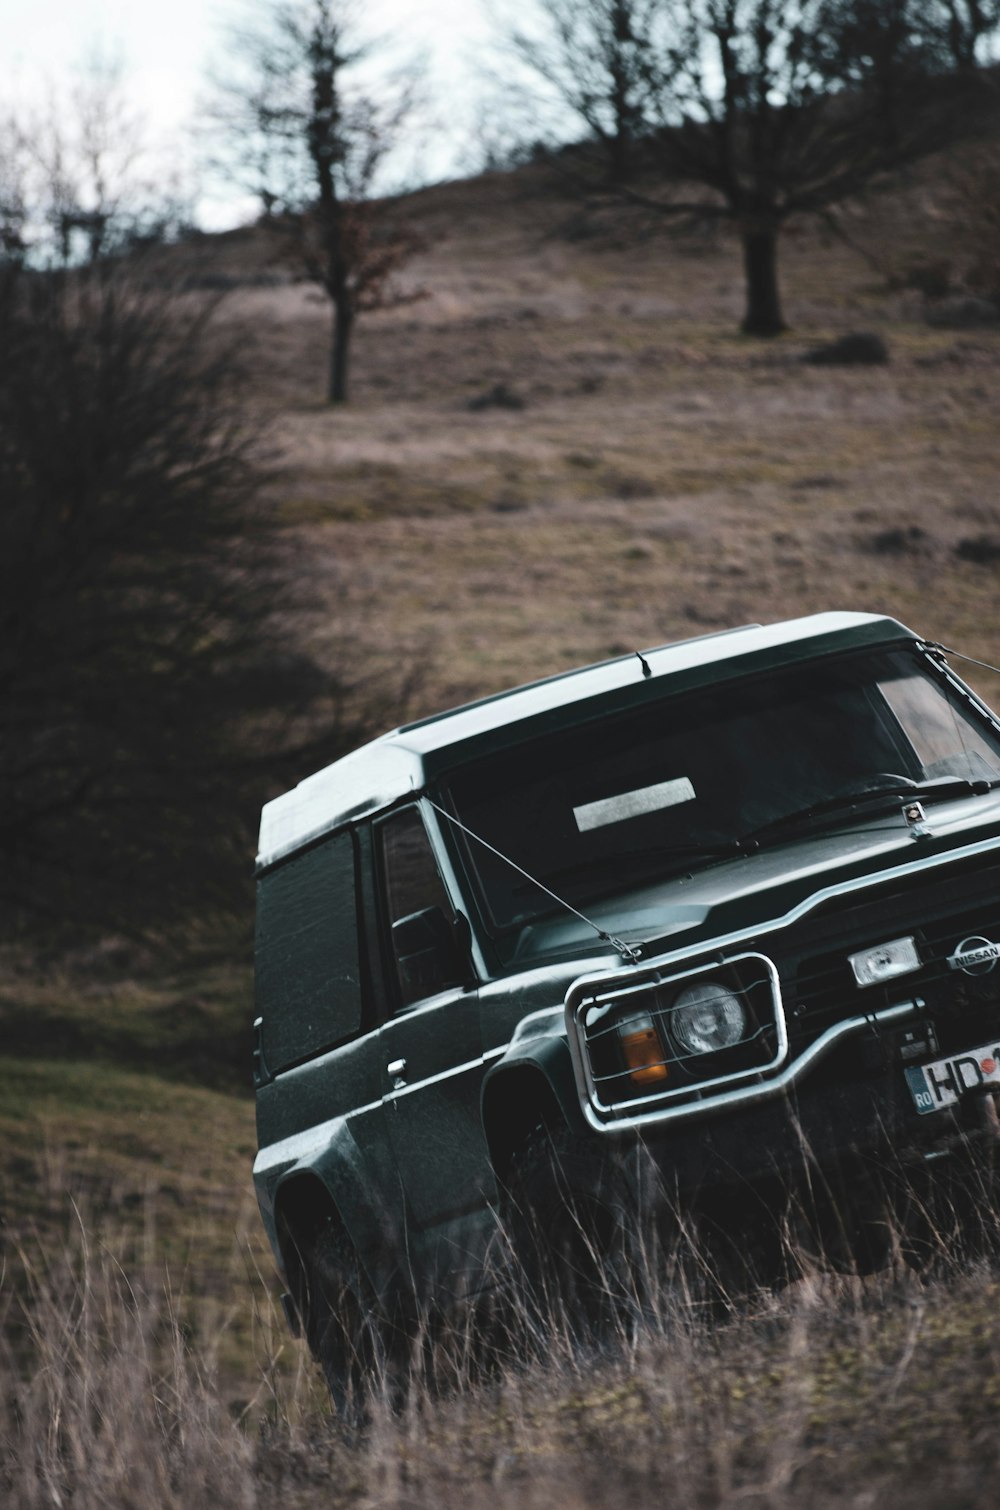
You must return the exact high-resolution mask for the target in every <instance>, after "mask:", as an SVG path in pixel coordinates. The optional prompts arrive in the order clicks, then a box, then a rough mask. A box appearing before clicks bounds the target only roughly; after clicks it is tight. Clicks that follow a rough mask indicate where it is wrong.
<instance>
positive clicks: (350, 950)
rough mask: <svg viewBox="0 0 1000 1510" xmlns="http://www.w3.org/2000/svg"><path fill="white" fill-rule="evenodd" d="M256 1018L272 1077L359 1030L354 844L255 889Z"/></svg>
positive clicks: (324, 848) (334, 844)
mask: <svg viewBox="0 0 1000 1510" xmlns="http://www.w3.org/2000/svg"><path fill="white" fill-rule="evenodd" d="M256 967H257V1010H258V1012H259V1014H260V1015H261V1016H262V1017H263V1020H264V1022H263V1035H264V1036H263V1048H264V1057H265V1059H266V1061H267V1065H268V1068H269V1069H270V1070H271V1071H272V1072H274V1071H277V1070H281V1069H283V1068H284V1067H285V1066H287V1065H289V1064H293V1063H295V1061H296V1060H299V1059H305V1058H307V1057H308V1056H309V1055H310V1054H316V1053H319V1052H320V1051H321V1050H323V1049H327V1048H331V1047H332V1046H333V1045H334V1044H336V1043H340V1042H342V1041H343V1040H344V1039H345V1038H350V1037H351V1035H352V1034H354V1033H356V1032H358V1030H359V1029H360V1027H361V1013H362V995H361V970H360V962H359V956H358V926H357V903H356V896H355V880H354V843H353V840H352V838H351V835H350V834H349V833H343V834H337V835H335V837H334V838H332V839H328V840H326V841H325V842H324V843H323V844H320V845H319V846H318V847H317V848H316V849H313V850H310V851H308V853H306V854H304V855H300V856H299V857H298V858H297V859H294V860H290V861H288V863H287V864H285V865H282V866H281V867H280V868H279V869H277V870H274V871H272V872H270V874H268V875H266V876H263V877H262V878H261V880H260V881H259V882H258V886H257V943H256Z"/></svg>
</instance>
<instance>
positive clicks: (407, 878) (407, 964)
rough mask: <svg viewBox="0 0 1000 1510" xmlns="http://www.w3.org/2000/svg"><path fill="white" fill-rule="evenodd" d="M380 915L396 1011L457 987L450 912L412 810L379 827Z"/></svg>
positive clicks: (427, 842)
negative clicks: (389, 956) (383, 921)
mask: <svg viewBox="0 0 1000 1510" xmlns="http://www.w3.org/2000/svg"><path fill="white" fill-rule="evenodd" d="M378 847H379V851H380V856H381V874H382V892H383V899H384V912H385V918H386V922H387V923H388V929H389V938H390V940H391V952H392V961H393V965H394V969H395V976H396V982H397V985H398V988H399V1002H400V1005H401V1006H409V1004H410V1003H411V1002H414V1001H419V1000H420V998H421V997H423V996H430V995H432V994H433V993H434V992H435V991H440V990H443V989H444V988H445V987H446V986H450V985H458V984H461V976H462V970H461V966H460V962H459V959H458V950H457V947H456V941H455V931H454V927H453V920H454V909H453V907H452V905H451V901H450V899H449V897H448V894H447V892H446V891H445V889H444V882H443V881H442V880H441V876H440V873H439V871H438V868H437V862H436V860H435V858H434V852H433V850H432V849H431V845H430V840H429V839H428V837H427V831H426V829H425V828H424V824H423V819H422V818H421V816H420V813H419V811H418V810H417V809H416V808H415V807H408V808H404V809H403V810H402V811H401V812H398V813H394V814H393V815H392V816H391V817H389V818H387V819H386V820H385V821H384V822H383V823H381V824H379V827H378Z"/></svg>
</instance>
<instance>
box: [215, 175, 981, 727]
mask: <svg viewBox="0 0 1000 1510" xmlns="http://www.w3.org/2000/svg"><path fill="white" fill-rule="evenodd" d="M935 182H936V180H934V179H933V178H932V179H931V180H930V182H929V184H925V185H923V186H922V187H919V186H918V188H915V189H911V190H909V191H907V194H899V195H897V196H896V197H895V198H891V199H888V200H886V201H884V202H878V203H876V204H875V205H873V206H867V207H854V208H853V209H852V210H851V212H850V217H849V218H850V223H851V227H852V234H853V235H855V236H856V238H857V239H858V240H859V242H861V243H863V244H864V245H865V247H866V249H867V250H868V251H869V253H870V255H871V256H872V257H874V258H875V260H876V261H877V262H879V264H880V265H881V266H883V267H884V268H885V271H886V278H885V279H882V280H880V279H879V278H877V277H876V276H875V275H874V274H873V271H872V268H871V266H870V265H869V264H868V263H867V262H866V261H865V260H863V259H862V258H861V257H859V256H857V255H855V254H854V253H852V252H851V251H849V250H848V249H847V248H846V247H845V246H844V245H843V244H841V243H839V242H832V241H830V240H829V239H828V238H827V239H824V238H823V237H821V236H820V235H818V234H817V232H816V231H815V230H814V229H810V228H809V227H805V226H803V227H798V228H796V229H795V231H794V233H793V235H791V236H790V237H789V238H788V240H787V243H786V245H785V248H784V251H783V264H782V266H783V277H784V288H785V300H786V312H787V315H788V317H789V319H790V321H791V322H792V329H791V330H790V331H789V333H788V334H787V335H786V336H784V337H782V338H781V339H780V340H778V341H775V342H772V343H770V344H761V343H759V342H758V343H755V342H750V341H747V340H745V339H743V338H741V337H739V336H738V335H737V334H736V333H735V332H736V324H737V321H738V317H739V312H740V299H741V289H740V280H739V261H738V254H737V248H736V246H735V244H734V243H733V242H731V241H730V240H729V239H728V238H727V237H726V236H724V235H719V234H714V235H711V236H709V235H707V234H699V233H696V232H677V233H673V232H668V231H667V230H665V229H664V227H663V226H662V225H661V226H653V227H649V226H642V225H639V224H637V223H636V222H634V221H629V220H628V219H627V218H624V219H623V212H622V211H620V210H615V209H613V208H610V207H606V208H605V209H604V210H603V211H600V212H596V213H595V214H594V215H592V216H591V217H590V219H589V221H588V219H587V217H581V215H580V213H579V210H578V209H577V208H575V207H574V206H572V205H571V204H568V203H567V202H565V201H560V200H559V199H557V198H556V199H553V198H552V197H551V195H550V196H546V195H544V194H541V193H540V192H539V186H538V184H537V182H536V181H535V180H534V179H533V178H532V177H531V176H530V175H528V176H527V177H526V178H520V179H518V178H515V179H504V178H502V177H500V178H492V179H490V178H488V179H484V180H480V181H477V182H475V183H471V184H468V185H451V186H446V187H444V188H441V189H437V190H428V191H425V192H424V193H423V194H421V195H419V196H417V198H416V200H415V210H416V213H417V215H418V217H419V218H420V220H421V221H422V224H423V228H424V229H425V231H426V232H427V234H428V236H429V238H430V246H429V250H428V251H427V252H426V253H425V254H424V255H423V257H422V258H421V259H420V261H419V262H418V263H416V264H414V265H413V266H412V268H411V269H410V273H409V276H410V279H411V281H412V283H413V285H414V286H420V287H422V288H423V289H424V290H425V291H426V294H427V297H426V298H425V299H424V300H423V301H422V302H420V303H418V304H416V305H409V306H406V307H404V308H401V309H397V310H395V311H388V312H384V313H382V314H379V315H375V316H371V317H368V318H367V319H366V320H364V321H363V322H362V324H361V325H360V327H359V330H358V335H357V345H356V361H355V369H354V398H353V402H352V403H351V405H350V406H349V408H347V409H345V410H343V411H341V412H336V411H334V410H330V409H328V408H327V407H325V406H324V405H323V404H321V403H320V402H319V398H318V395H319V393H320V378H321V373H322V363H323V353H324V349H325V341H326V330H327V316H326V311H325V308H324V307H323V305H322V303H317V302H316V296H315V295H314V294H313V293H312V292H311V291H309V290H308V289H307V288H305V287H303V286H301V285H299V286H288V287H284V288H264V289H262V288H248V289H245V290H243V291H241V292H239V293H238V294H237V295H235V296H234V298H233V300H232V302H231V306H230V311H229V318H231V319H233V320H236V321H238V322H240V323H241V324H243V325H244V326H245V329H246V331H247V333H248V336H251V335H252V337H253V339H254V341H255V344H256V351H257V358H256V360H257V371H258V375H259V376H258V380H259V387H260V391H261V394H262V396H263V397H264V398H265V399H266V400H267V401H268V402H270V403H272V404H273V405H275V406H276V410H277V418H276V430H275V435H276V440H277V443H278V447H279V450H280V453H281V458H282V463H283V471H282V473H281V477H280V483H279V485H278V487H277V492H278V495H279V498H280V503H281V507H282V508H283V510H284V512H285V516H286V518H287V519H288V521H289V526H290V528H292V529H294V530H295V531H301V533H302V536H303V538H304V539H305V540H306V541H307V542H308V545H309V549H310V552H311V559H312V561H313V565H314V569H315V570H316V571H317V572H318V574H319V576H320V578H321V580H322V583H323V586H324V589H325V593H326V602H327V606H328V610H329V612H330V613H331V615H334V616H336V617H337V619H338V621H339V622H340V623H341V624H344V623H346V624H348V625H350V628H351V633H352V636H353V640H354V651H353V655H354V657H355V658H356V661H357V663H360V664H362V665H363V664H364V662H365V660H366V659H367V658H369V657H371V658H378V659H379V660H380V661H381V660H382V659H384V658H385V657H386V656H389V657H392V656H393V655H397V656H401V657H405V656H407V655H411V654H414V653H416V655H417V657H418V658H419V660H420V662H421V664H422V665H423V666H424V668H425V674H424V685H423V687H422V689H421V711H433V710H434V709H436V708H438V707H440V706H442V705H443V704H447V703H450V702H453V701H455V700H457V699H460V698H463V697H465V696H468V695H474V694H479V693H483V692H486V691H490V690H495V689H497V688H500V687H502V686H504V685H509V684H511V683H512V682H517V681H520V680H524V679H526V678H529V677H533V676H536V675H540V674H547V673H549V672H552V671H555V670H559V669H562V668H564V667H565V666H567V665H569V664H573V663H575V662H581V661H588V660H593V659H600V658H602V657H605V656H608V655H611V654H615V653H617V652H619V651H622V650H629V649H632V648H634V647H636V646H641V647H644V646H649V645H653V644H659V643H663V642H664V641H667V640H670V639H673V638H677V637H685V636H689V635H691V634H697V633H700V632H703V631H704V630H706V629H711V628H716V627H721V626H724V625H729V624H733V623H741V622H747V621H754V620H770V619H775V618H780V617H782V616H785V615H793V614H798V613H805V612H810V611H813V610H816V609H821V608H828V607H840V608H863V609H876V610H881V611H885V612H888V613H892V614H895V615H897V616H899V617H901V618H902V619H903V620H904V621H910V622H912V623H913V625H914V627H916V628H918V629H920V630H922V631H923V632H925V633H926V634H928V635H930V636H931V637H934V638H938V639H942V640H945V641H954V642H957V643H958V644H960V645H962V646H963V647H964V648H966V649H967V650H969V651H970V652H971V653H972V654H978V655H982V656H984V657H985V658H987V659H994V660H996V659H997V658H998V657H1000V625H998V624H997V623H996V619H995V615H994V613H993V604H994V601H995V595H996V586H997V581H996V571H997V568H996V565H995V564H993V565H989V564H987V565H977V564H975V563H973V562H970V561H967V560H962V559H960V558H959V557H958V556H956V554H955V546H956V544H957V543H958V542H959V541H961V540H962V539H965V538H968V537H974V536H978V535H981V534H983V533H986V534H989V533H990V532H997V533H998V534H1000V504H998V502H997V500H996V497H995V473H996V461H997V425H996V415H995V393H996V381H997V374H998V372H1000V331H997V330H995V329H994V330H988V329H986V330H976V331H966V332H956V331H949V330H943V329H937V328H931V327H930V326H929V325H928V324H927V323H926V321H925V319H924V316H923V309H922V303H921V298H920V296H919V295H918V294H915V293H913V292H906V291H904V292H892V291H890V281H891V274H892V269H893V268H894V267H895V266H897V265H902V264H903V263H905V262H907V259H910V260H912V258H913V257H914V256H916V255H918V253H919V252H920V248H921V247H923V254H924V255H926V256H928V257H930V256H933V255H934V254H935V253H936V251H938V250H939V249H940V247H941V246H942V244H947V238H948V227H947V224H946V223H944V222H942V221H941V219H940V218H935V210H936V206H937V199H936V190H935V187H934V185H935ZM921 206H922V213H921V212H920V211H921ZM928 211H929V212H930V213H928ZM251 244H252V243H251ZM859 328H861V329H872V330H877V331H879V332H880V333H881V334H882V335H883V337H884V338H885V339H886V340H887V341H888V343H889V346H890V350H891V362H890V364H889V365H888V366H887V367H882V368H874V369H864V368H840V369H838V368H830V367H827V368H815V367H809V366H804V365H803V364H802V362H801V360H800V358H801V356H802V355H803V353H804V352H805V351H806V350H807V349H808V348H809V347H811V346H812V345H814V344H815V343H816V341H817V340H820V339H823V338H826V337H829V336H833V335H836V334H838V333H842V332H844V331H846V330H851V329H859ZM497 384H504V385H506V387H507V389H508V390H509V391H511V392H512V393H514V394H515V395H516V396H517V397H518V398H519V399H520V400H521V401H522V402H523V404H524V407H523V408H522V409H520V410H508V409H502V408H487V409H484V410H481V411H479V412H471V411H470V410H469V408H468V404H469V401H470V399H473V398H475V397H477V396H480V395H483V394H485V393H488V392H489V391H491V390H492V389H493V388H494V387H495V385H497ZM914 527H915V528H916V529H917V530H918V531H919V532H921V533H920V534H918V535H916V536H907V538H906V540H905V541H904V544H903V547H902V548H901V549H898V550H895V551H894V550H892V549H886V548H884V546H880V545H879V537H880V536H883V535H884V534H885V532H886V531H888V530H893V529H897V530H905V531H910V530H911V529H912V528H914Z"/></svg>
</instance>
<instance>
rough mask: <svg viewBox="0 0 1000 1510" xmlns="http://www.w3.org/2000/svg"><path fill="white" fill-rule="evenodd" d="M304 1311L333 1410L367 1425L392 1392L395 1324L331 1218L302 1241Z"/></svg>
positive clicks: (347, 1419) (345, 1418)
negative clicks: (379, 1401) (377, 1402)
mask: <svg viewBox="0 0 1000 1510" xmlns="http://www.w3.org/2000/svg"><path fill="white" fill-rule="evenodd" d="M298 1254H299V1260H300V1268H301V1293H300V1296H299V1302H300V1303H299V1313H300V1315H301V1316H302V1320H303V1326H304V1330H305V1334H306V1339H307V1341H308V1343H309V1347H310V1350H311V1351H312V1354H313V1356H314V1358H316V1360H317V1362H318V1363H319V1364H320V1367H321V1368H322V1370H323V1374H324V1377H325V1379H326V1383H327V1387H328V1388H329V1391H330V1397H331V1399H332V1401H333V1406H334V1410H335V1411H336V1413H337V1415H338V1416H339V1417H340V1418H341V1420H343V1421H345V1422H347V1423H348V1424H350V1425H362V1424H363V1423H364V1421H365V1420H366V1419H367V1416H368V1414H369V1410H370V1406H371V1402H372V1400H373V1399H374V1398H376V1397H377V1396H380V1395H381V1396H383V1397H384V1396H386V1395H387V1394H389V1395H391V1386H392V1378H391V1367H390V1365H391V1350H390V1346H389V1343H390V1340H391V1328H390V1326H389V1324H388V1320H387V1318H386V1317H385V1316H384V1313H383V1310H382V1307H381V1306H380V1304H379V1301H378V1297H377V1296H376V1294H375V1291H374V1290H373V1288H372V1286H371V1284H370V1283H369V1281H368V1279H367V1276H366V1275H365V1273H364V1270H363V1269H362V1267H361V1264H360V1261H359V1259H358V1255H357V1252H356V1250H355V1248H354V1245H353V1243H352V1242H351V1241H350V1239H349V1238H348V1236H347V1234H346V1233H345V1232H344V1231H343V1229H342V1228H340V1227H339V1226H338V1225H337V1224H336V1222H335V1221H334V1219H333V1218H331V1219H330V1220H329V1221H328V1222H327V1223H326V1224H325V1225H324V1226H323V1227H321V1228H320V1229H319V1231H318V1232H316V1233H314V1234H313V1235H312V1236H311V1237H310V1238H309V1240H308V1241H306V1242H303V1243H301V1244H299V1245H298Z"/></svg>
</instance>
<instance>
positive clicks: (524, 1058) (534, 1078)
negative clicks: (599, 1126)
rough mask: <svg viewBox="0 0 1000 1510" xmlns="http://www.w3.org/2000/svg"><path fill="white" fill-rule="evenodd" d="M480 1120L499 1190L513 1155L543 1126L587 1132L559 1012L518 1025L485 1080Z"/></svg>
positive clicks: (538, 1013) (541, 1014)
mask: <svg viewBox="0 0 1000 1510" xmlns="http://www.w3.org/2000/svg"><path fill="white" fill-rule="evenodd" d="M482 1118H483V1130H484V1132H485V1134H486V1142H487V1145H488V1147H489V1150H490V1160H491V1162H492V1164H493V1170H494V1173H495V1175H496V1177H497V1180H498V1181H499V1182H500V1183H501V1184H502V1183H503V1180H504V1176H505V1174H506V1170H507V1166H508V1164H509V1162H510V1158H511V1156H512V1154H513V1153H514V1151H515V1150H516V1149H517V1148H518V1147H519V1146H520V1145H521V1144H522V1143H523V1142H524V1141H525V1139H526V1138H527V1137H528V1136H529V1135H530V1134H531V1133H532V1132H533V1131H534V1129H535V1128H536V1127H538V1126H539V1125H540V1124H544V1125H546V1126H549V1127H552V1128H556V1127H559V1126H565V1127H569V1128H571V1129H573V1130H574V1131H575V1132H580V1133H586V1132H587V1123H586V1120H585V1118H584V1115H583V1109H582V1107H581V1106H580V1099H579V1095H578V1093H577V1089H576V1080H575V1077H574V1074H573V1063H572V1060H571V1058H570V1052H569V1044H568V1042H567V1040H566V1029H565V1022H564V1017H563V1011H562V1008H561V1007H559V1008H556V1009H553V1010H547V1011H544V1012H536V1013H533V1014H532V1016H531V1017H528V1018H525V1019H524V1021H523V1022H522V1023H520V1024H519V1026H518V1030H517V1032H516V1033H515V1035H514V1038H513V1039H512V1041H511V1043H510V1045H509V1046H508V1048H507V1050H506V1051H505V1053H504V1054H503V1055H502V1057H501V1058H500V1059H498V1060H497V1062H496V1063H495V1064H494V1065H493V1066H492V1068H491V1069H490V1070H489V1071H488V1072H487V1074H486V1076H485V1078H484V1080H483V1090H482Z"/></svg>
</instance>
